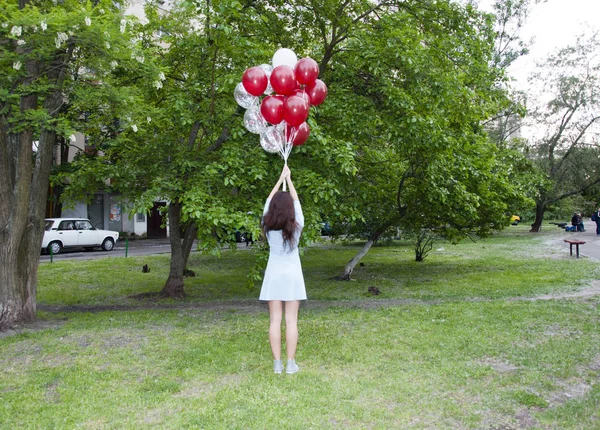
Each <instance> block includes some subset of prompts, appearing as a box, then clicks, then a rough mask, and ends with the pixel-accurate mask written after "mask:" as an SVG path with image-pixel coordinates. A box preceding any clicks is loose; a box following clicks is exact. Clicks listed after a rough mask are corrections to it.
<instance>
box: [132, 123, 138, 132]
mask: <svg viewBox="0 0 600 430" xmlns="http://www.w3.org/2000/svg"><path fill="white" fill-rule="evenodd" d="M131 129H132V130H133V131H134V132H135V133H137V125H135V124H133V125H132V126H131Z"/></svg>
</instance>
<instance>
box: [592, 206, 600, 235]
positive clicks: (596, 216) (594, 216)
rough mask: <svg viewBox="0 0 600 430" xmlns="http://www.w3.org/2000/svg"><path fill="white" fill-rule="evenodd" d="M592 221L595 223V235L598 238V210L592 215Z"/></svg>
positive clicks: (599, 224) (599, 213)
mask: <svg viewBox="0 0 600 430" xmlns="http://www.w3.org/2000/svg"><path fill="white" fill-rule="evenodd" d="M592 221H594V222H595V223H596V234H597V235H598V236H600V208H598V210H597V211H596V212H594V213H593V214H592Z"/></svg>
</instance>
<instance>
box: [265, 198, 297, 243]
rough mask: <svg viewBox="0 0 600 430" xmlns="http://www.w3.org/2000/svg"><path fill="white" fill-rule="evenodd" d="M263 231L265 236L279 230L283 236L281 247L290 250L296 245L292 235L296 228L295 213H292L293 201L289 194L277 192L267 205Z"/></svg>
mask: <svg viewBox="0 0 600 430" xmlns="http://www.w3.org/2000/svg"><path fill="white" fill-rule="evenodd" d="M262 225H263V231H264V233H265V236H266V235H267V233H269V231H271V230H281V235H282V236H283V247H284V248H288V249H290V250H291V249H292V248H293V247H294V246H295V245H296V243H295V239H294V233H295V232H296V229H297V228H298V224H297V223H296V213H295V211H294V199H292V196H291V195H290V193H286V192H283V191H277V192H276V193H275V195H274V196H273V198H271V203H269V210H268V211H267V214H266V215H265V216H264V217H263V222H262Z"/></svg>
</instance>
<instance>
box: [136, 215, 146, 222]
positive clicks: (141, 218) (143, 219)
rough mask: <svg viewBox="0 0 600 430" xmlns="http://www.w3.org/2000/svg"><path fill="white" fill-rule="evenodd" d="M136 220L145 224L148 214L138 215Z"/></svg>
mask: <svg viewBox="0 0 600 430" xmlns="http://www.w3.org/2000/svg"><path fill="white" fill-rule="evenodd" d="M135 220H136V221H137V222H144V221H146V214H136V216H135Z"/></svg>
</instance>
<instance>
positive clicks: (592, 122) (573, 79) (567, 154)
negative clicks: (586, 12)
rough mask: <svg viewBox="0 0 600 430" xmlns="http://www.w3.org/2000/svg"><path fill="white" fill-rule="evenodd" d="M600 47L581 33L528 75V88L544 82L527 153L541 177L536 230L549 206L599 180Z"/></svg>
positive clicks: (596, 38) (594, 39) (536, 205)
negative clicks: (532, 137) (534, 130)
mask: <svg viewBox="0 0 600 430" xmlns="http://www.w3.org/2000/svg"><path fill="white" fill-rule="evenodd" d="M599 47H600V44H599V41H598V35H597V34H594V35H592V36H590V37H588V38H584V37H580V38H579V39H578V40H577V43H576V44H575V45H574V46H569V47H566V48H563V49H560V50H559V51H558V52H557V53H556V54H554V55H552V56H550V57H549V58H548V59H547V60H546V61H544V62H543V63H541V64H539V65H538V71H537V72H535V73H534V74H533V75H532V77H531V79H530V83H531V85H532V90H538V91H539V89H540V85H542V83H543V86H544V91H543V94H542V95H540V96H539V98H538V100H536V101H534V102H533V104H534V107H533V108H532V109H531V112H532V113H531V122H532V127H535V128H536V129H537V130H538V131H539V133H538V134H537V136H536V137H534V139H533V141H532V143H531V145H530V156H531V159H532V161H533V162H534V163H535V165H536V166H537V168H538V169H539V171H540V172H541V173H542V174H543V179H544V180H543V181H541V182H540V183H539V184H538V187H537V195H536V196H535V207H536V213H535V221H534V223H533V224H532V226H531V231H532V232H537V231H539V229H540V227H541V225H542V221H543V219H544V212H545V211H546V209H547V208H548V206H549V205H551V204H553V203H555V202H557V201H560V200H562V199H564V198H566V197H569V196H574V195H579V194H581V193H583V192H584V191H586V190H588V189H589V188H590V187H593V186H594V185H596V184H598V183H600V151H599V149H598V143H599V142H598V129H599V128H598V124H599V120H600V115H599V114H598V112H599V111H600V97H599V93H598V79H599V78H598V77H599V73H600V62H599V61H598V58H597V52H598V48H599ZM545 95H548V98H544V96H545ZM531 99H532V100H533V97H532V98H531Z"/></svg>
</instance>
